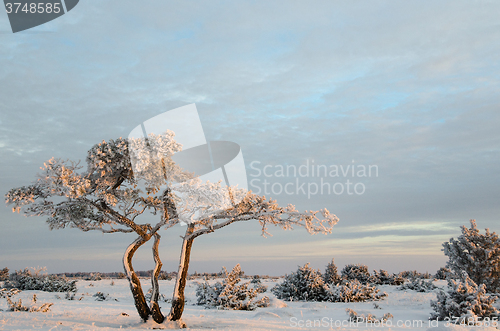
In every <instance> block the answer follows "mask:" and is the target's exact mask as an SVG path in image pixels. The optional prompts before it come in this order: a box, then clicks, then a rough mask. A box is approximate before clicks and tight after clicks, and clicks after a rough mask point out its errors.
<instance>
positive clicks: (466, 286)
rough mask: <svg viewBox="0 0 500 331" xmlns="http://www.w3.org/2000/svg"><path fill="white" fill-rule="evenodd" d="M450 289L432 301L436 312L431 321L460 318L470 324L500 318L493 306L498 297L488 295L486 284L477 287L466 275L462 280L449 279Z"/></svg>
mask: <svg viewBox="0 0 500 331" xmlns="http://www.w3.org/2000/svg"><path fill="white" fill-rule="evenodd" d="M448 287H449V289H448V291H447V292H444V291H441V292H440V293H438V295H437V300H432V301H431V307H432V309H434V312H433V313H432V314H431V316H430V319H438V320H444V319H445V318H450V319H452V320H453V318H457V317H458V318H459V320H460V322H461V323H463V322H465V323H468V322H470V321H477V320H478V318H481V319H484V318H492V317H498V310H497V309H496V308H495V307H494V306H493V303H494V302H495V300H496V299H497V295H492V294H488V293H486V286H485V285H484V284H481V285H477V284H476V283H474V281H473V280H472V279H470V278H469V276H467V274H465V273H464V274H463V275H462V279H461V280H453V279H449V280H448ZM469 324H470V323H469Z"/></svg>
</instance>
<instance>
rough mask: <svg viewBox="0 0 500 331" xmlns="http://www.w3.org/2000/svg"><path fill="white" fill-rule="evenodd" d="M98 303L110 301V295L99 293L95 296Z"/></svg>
mask: <svg viewBox="0 0 500 331" xmlns="http://www.w3.org/2000/svg"><path fill="white" fill-rule="evenodd" d="M93 297H94V298H95V300H96V301H106V300H109V299H110V296H109V294H107V293H103V292H97V293H96V294H94V295H93Z"/></svg>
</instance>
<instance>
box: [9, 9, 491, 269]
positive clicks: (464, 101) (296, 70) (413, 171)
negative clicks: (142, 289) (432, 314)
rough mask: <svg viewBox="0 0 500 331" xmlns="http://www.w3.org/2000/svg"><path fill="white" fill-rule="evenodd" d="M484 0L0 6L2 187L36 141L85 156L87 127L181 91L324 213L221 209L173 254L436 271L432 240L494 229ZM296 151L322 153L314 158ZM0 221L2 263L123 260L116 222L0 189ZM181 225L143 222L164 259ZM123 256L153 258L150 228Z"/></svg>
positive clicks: (284, 196) (43, 147) (256, 171)
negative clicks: (87, 228)
mask: <svg viewBox="0 0 500 331" xmlns="http://www.w3.org/2000/svg"><path fill="white" fill-rule="evenodd" d="M499 10H500V3H498V2H495V1H474V2H471V1H455V0H454V1H434V0H433V1H404V2H403V1H312V2H305V1H291V0H290V1H238V2H231V1H210V2H208V1H203V2H202V1H196V2H174V1H159V0H156V1H147V2H124V1H119V0H113V1H112V0H101V1H84V0H82V1H80V3H79V4H78V5H77V6H76V7H75V8H74V9H73V10H71V11H70V12H68V13H67V14H65V15H63V16H61V17H59V18H58V19H55V20H53V21H51V22H48V23H46V24H43V25H41V26H38V27H35V28H32V29H30V30H26V31H23V32H18V33H15V34H13V33H12V31H11V30H10V25H9V21H8V18H7V14H6V13H5V12H1V13H0V45H1V46H0V61H1V62H0V63H1V65H0V104H1V107H0V109H1V110H0V170H1V171H0V190H1V191H2V193H3V194H5V193H6V192H7V191H8V190H9V189H11V188H14V187H19V186H23V185H28V184H30V183H31V182H32V181H35V180H36V178H37V177H36V175H37V173H38V172H39V170H40V169H39V168H40V167H41V166H42V165H43V162H44V161H46V160H48V159H50V158H52V157H58V158H64V159H71V160H82V162H83V163H84V162H85V161H84V160H85V157H86V152H87V150H88V149H90V148H91V147H92V146H93V145H94V144H96V143H99V142H101V141H102V140H109V139H114V138H118V137H127V136H128V134H129V133H130V131H131V130H132V129H134V128H135V127H136V126H137V125H139V124H140V123H141V122H144V121H146V120H147V119H149V118H152V117H154V116H156V115H158V114H161V113H164V112H166V111H168V110H171V109H174V108H178V107H181V106H185V105H188V104H192V103H195V104H196V107H197V109H198V113H199V116H200V120H201V123H202V126H203V129H204V132H205V135H206V138H207V139H208V140H225V141H231V142H235V143H237V144H239V145H240V147H241V151H242V154H243V157H244V160H245V165H246V169H247V175H248V183H249V189H251V190H252V191H253V192H255V193H260V194H264V195H266V196H270V197H272V198H274V199H276V200H277V201H278V202H279V203H280V204H281V205H283V206H286V205H287V204H289V203H291V204H294V205H295V206H296V207H297V209H299V210H318V209H321V208H327V209H328V210H330V212H332V213H334V214H335V215H337V216H338V217H339V219H340V222H339V223H338V224H337V225H336V226H335V227H334V229H333V231H332V233H331V234H329V235H326V236H325V235H315V236H311V235H309V234H308V233H307V232H306V231H304V230H303V229H300V228H297V229H295V230H293V231H281V230H279V229H270V230H271V231H270V232H271V233H272V234H273V236H272V237H268V238H263V237H262V236H261V235H260V228H259V225H258V224H257V223H256V222H253V223H252V222H248V223H244V224H233V225H231V226H230V227H227V228H224V229H221V230H219V231H217V232H215V233H212V234H209V235H206V236H203V237H200V238H199V239H197V241H196V242H195V245H194V246H193V251H192V263H191V265H190V271H191V272H194V271H198V272H203V271H207V272H217V271H219V270H220V269H221V268H222V266H226V267H227V268H231V267H233V266H234V265H235V264H236V263H240V264H241V266H242V269H243V271H245V272H246V273H247V274H257V273H258V274H271V275H281V274H285V273H290V272H292V271H294V270H295V269H296V268H297V266H298V265H303V264H305V263H307V262H310V263H311V265H312V266H313V267H314V268H319V269H322V270H323V269H324V267H325V266H326V264H327V263H328V262H329V261H330V260H331V259H332V258H334V259H335V262H336V264H337V266H338V267H339V268H342V267H343V266H344V265H346V264H350V263H363V264H366V265H368V267H369V268H370V270H373V269H386V270H389V271H391V272H398V271H402V270H415V269H416V270H418V271H421V272H425V271H428V272H431V273H434V272H435V271H436V270H437V269H438V268H439V267H441V266H444V265H445V263H446V260H447V257H446V256H444V254H443V252H442V251H441V248H442V246H441V245H442V243H443V242H445V241H447V240H449V239H450V238H451V237H457V236H459V235H460V226H461V225H468V224H469V220H470V219H476V220H477V224H478V227H479V228H480V229H482V230H484V229H485V228H490V230H491V231H497V232H498V231H500V226H499V225H498V224H499V223H498V215H499V212H500V206H499V204H498V201H499V198H500V188H499V187H500V174H499V172H498V169H499V166H498V165H499V164H500V153H499V151H500V134H499V129H500V112H499V106H500V93H499V92H500V88H499V87H500V86H499V78H500V76H499V75H500V62H499V57H498V54H500V24H499V23H498V15H497V13H498V12H499ZM313 165H316V166H318V165H320V166H323V167H324V168H327V169H328V173H327V174H325V173H324V172H323V173H322V174H321V175H320V176H318V175H317V171H316V173H315V174H316V175H314V176H313V175H312V170H313V169H315V168H314V166H313ZM301 166H302V174H304V176H301V175H300V174H294V173H293V171H292V170H293V169H294V168H295V169H296V170H299V169H300V167H301ZM324 168H322V169H324ZM353 168H354V169H355V172H354V173H352V169H353ZM369 168H370V169H371V170H372V172H371V173H368V169H369ZM280 169H289V170H290V171H289V173H288V174H286V172H285V173H281V172H280ZM306 169H308V170H309V171H310V172H309V174H308V175H309V176H305V174H306ZM335 169H337V170H336V171H335ZM362 169H366V172H365V173H364V176H363V172H362V171H361V170H362ZM316 170H318V169H317V168H316ZM264 171H265V172H264ZM358 171H361V172H358ZM265 181H266V182H265ZM266 183H267V184H266ZM325 183H326V184H325ZM287 184H288V186H286V185H287ZM301 185H303V186H301ZM321 185H323V188H324V191H323V192H321V191H320V189H319V188H320V187H321ZM325 185H326V186H325ZM355 185H357V186H355ZM327 186H329V187H330V188H331V189H332V190H333V189H335V191H334V192H332V191H330V193H328V192H327ZM285 187H286V188H288V191H287V192H289V193H287V192H285V191H284V188H285ZM301 187H302V188H304V190H302V189H301ZM315 187H317V188H318V191H317V192H315V190H314V189H315ZM280 188H281V189H282V190H281V191H280ZM308 188H309V189H308ZM266 189H267V190H268V191H267V192H266ZM273 189H274V191H273ZM355 189H356V190H355ZM147 220H148V218H145V220H144V222H147ZM0 228H1V230H0V252H1V253H0V267H2V268H3V267H8V268H10V269H11V270H18V269H23V268H26V267H36V266H40V267H46V268H47V271H48V272H54V273H55V272H70V271H71V272H74V271H102V272H112V271H121V270H122V265H121V259H122V255H123V252H124V250H125V248H126V246H127V245H128V244H129V243H130V242H132V241H133V240H134V237H133V236H131V235H128V234H107V235H103V234H102V233H84V232H81V231H79V230H77V229H64V230H55V231H49V229H48V226H47V224H46V223H45V220H44V218H42V217H30V218H26V217H24V216H23V215H22V214H17V213H12V212H11V210H10V208H9V207H8V206H5V207H3V208H0ZM183 231H184V230H183V229H182V228H181V227H180V226H179V227H177V228H174V229H169V230H168V231H163V232H162V234H161V235H162V242H161V244H160V254H161V256H162V261H163V264H164V268H163V269H164V270H166V271H174V270H176V269H177V264H178V259H179V253H180V245H181V242H182V241H181V239H180V238H179V236H180V235H181V234H182V233H183ZM134 266H135V268H136V270H149V269H152V268H153V262H152V256H151V253H150V248H148V247H145V248H142V249H141V250H139V251H138V252H137V254H136V257H135V260H134Z"/></svg>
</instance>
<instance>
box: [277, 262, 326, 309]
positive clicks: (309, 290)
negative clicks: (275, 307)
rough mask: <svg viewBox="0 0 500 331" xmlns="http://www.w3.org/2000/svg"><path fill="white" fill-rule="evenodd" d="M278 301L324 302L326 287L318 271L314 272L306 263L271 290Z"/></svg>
mask: <svg viewBox="0 0 500 331" xmlns="http://www.w3.org/2000/svg"><path fill="white" fill-rule="evenodd" d="M271 291H272V292H273V293H274V295H276V297H277V298H278V299H283V300H288V301H325V300H326V299H327V291H328V286H327V285H326V284H325V282H324V280H323V276H322V275H321V272H319V270H314V269H312V268H311V267H310V266H309V263H306V264H305V265H304V266H303V267H299V268H298V269H297V271H296V272H292V273H291V274H290V275H285V279H284V280H283V282H282V283H281V284H277V285H276V286H275V287H273V288H272V290H271Z"/></svg>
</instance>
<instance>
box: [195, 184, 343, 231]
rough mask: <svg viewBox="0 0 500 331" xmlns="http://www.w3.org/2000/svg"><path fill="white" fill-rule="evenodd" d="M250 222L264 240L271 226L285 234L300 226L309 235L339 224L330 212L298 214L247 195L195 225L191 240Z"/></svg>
mask: <svg viewBox="0 0 500 331" xmlns="http://www.w3.org/2000/svg"><path fill="white" fill-rule="evenodd" d="M249 220H258V221H259V223H260V225H261V227H262V235H263V236H270V235H271V234H270V233H269V232H268V226H269V225H274V226H278V227H280V228H281V229H283V230H291V229H293V227H294V226H300V227H303V228H305V229H306V230H307V231H308V232H309V233H310V234H317V233H323V234H327V233H331V231H332V228H333V226H334V225H335V224H337V222H338V221H339V219H338V217H337V216H335V215H333V214H330V212H329V211H328V210H327V209H322V210H319V211H305V212H299V211H297V209H296V208H295V206H293V205H288V206H287V207H280V206H279V205H278V204H277V203H276V200H271V199H269V200H267V199H266V197H264V196H258V195H256V194H253V193H252V192H248V193H247V195H246V196H245V197H244V198H243V200H242V201H241V202H240V203H238V204H237V205H236V206H234V207H232V208H229V209H227V210H224V211H222V212H220V213H218V214H215V215H213V216H210V217H207V218H205V219H202V220H200V221H199V222H196V223H194V231H193V233H192V234H191V235H190V236H189V237H193V238H195V237H198V236H200V235H202V234H205V233H210V232H213V231H215V230H217V229H220V228H222V227H225V226H227V225H229V224H231V223H234V222H240V221H249Z"/></svg>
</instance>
